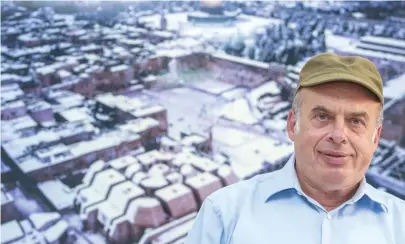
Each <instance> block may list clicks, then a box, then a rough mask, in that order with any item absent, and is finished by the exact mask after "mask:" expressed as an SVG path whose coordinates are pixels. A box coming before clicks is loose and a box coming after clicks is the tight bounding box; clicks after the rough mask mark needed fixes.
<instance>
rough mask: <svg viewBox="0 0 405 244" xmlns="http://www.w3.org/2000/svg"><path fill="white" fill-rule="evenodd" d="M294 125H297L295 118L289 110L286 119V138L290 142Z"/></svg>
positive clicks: (292, 138)
mask: <svg viewBox="0 0 405 244" xmlns="http://www.w3.org/2000/svg"><path fill="white" fill-rule="evenodd" d="M296 123H297V118H296V117H295V114H294V112H293V110H292V109H291V110H290V112H288V118H287V133H288V137H289V138H290V140H291V141H294V136H295V125H296Z"/></svg>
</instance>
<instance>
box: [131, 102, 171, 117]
mask: <svg viewBox="0 0 405 244" xmlns="http://www.w3.org/2000/svg"><path fill="white" fill-rule="evenodd" d="M165 110H166V109H165V108H164V107H163V106H160V105H151V106H148V107H144V108H140V109H137V110H135V111H132V112H131V114H132V115H134V116H135V117H145V116H148V115H151V114H155V113H158V112H162V111H165Z"/></svg>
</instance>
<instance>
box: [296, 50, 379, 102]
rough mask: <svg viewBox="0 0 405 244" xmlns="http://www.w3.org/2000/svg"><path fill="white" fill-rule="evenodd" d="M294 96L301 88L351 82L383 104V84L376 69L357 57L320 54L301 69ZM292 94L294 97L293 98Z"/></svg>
mask: <svg viewBox="0 0 405 244" xmlns="http://www.w3.org/2000/svg"><path fill="white" fill-rule="evenodd" d="M299 77H300V80H299V84H298V87H297V89H296V90H295V94H297V92H298V90H299V89H300V88H301V87H310V86H315V85H320V84H324V83H328V82H332V81H347V82H353V83H356V84H359V85H362V86H363V87H365V88H367V89H368V90H369V91H371V92H372V93H374V94H375V95H376V96H377V97H378V99H379V100H380V102H381V103H382V104H383V103H384V96H383V82H382V79H381V76H380V73H379V72H378V70H377V67H376V66H375V65H374V64H373V63H372V62H371V61H370V60H368V59H366V58H363V57H359V56H339V55H336V54H333V53H322V54H319V55H317V56H315V57H312V58H310V59H309V60H308V61H307V63H306V64H305V65H304V67H302V69H301V72H300V76H299ZM295 94H294V96H295Z"/></svg>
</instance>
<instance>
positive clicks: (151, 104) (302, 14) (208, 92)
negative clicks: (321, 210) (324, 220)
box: [1, 0, 405, 244]
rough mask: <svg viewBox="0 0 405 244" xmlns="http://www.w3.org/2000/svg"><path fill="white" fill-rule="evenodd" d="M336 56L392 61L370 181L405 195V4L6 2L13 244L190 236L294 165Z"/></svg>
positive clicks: (7, 215) (152, 243)
mask: <svg viewBox="0 0 405 244" xmlns="http://www.w3.org/2000/svg"><path fill="white" fill-rule="evenodd" d="M324 52H330V53H336V54H339V55H345V56H362V57H365V58H367V59H369V60H371V61H372V62H373V63H374V64H375V65H376V67H377V68H378V71H379V72H380V74H381V77H382V80H383V85H384V108H383V111H384V120H383V129H382V134H381V139H380V141H379V145H378V148H377V150H376V152H375V154H374V157H373V159H372V161H371V164H370V167H369V169H368V171H367V173H366V179H367V181H368V182H369V183H370V184H371V185H373V186H374V187H375V188H377V189H379V190H381V191H385V192H388V193H391V194H393V195H395V196H397V197H399V198H401V199H404V200H405V2H404V1H388V2H382V1H380V2H377V1H333V0H329V1H2V2H1V243H4V244H17V243H21V244H22V243H27V244H28V243H39V244H42V243H60V244H71V243H72V244H73V243H80V244H81V243H83V244H88V243H95V244H105V243H117V244H124V243H142V244H171V243H176V244H180V243H184V241H185V238H186V236H187V233H188V231H189V230H190V229H191V227H192V225H193V221H194V219H195V217H196V214H197V212H198V210H199V209H200V207H201V204H202V202H203V201H204V199H205V198H206V197H207V196H209V195H210V194H211V193H213V192H215V191H217V190H219V189H220V188H223V187H226V186H228V185H231V184H234V183H236V182H239V181H244V180H248V179H250V178H252V177H255V176H256V175H259V174H264V173H268V172H272V171H276V170H279V169H281V168H282V167H283V166H284V165H285V164H286V162H287V161H288V159H289V158H290V156H291V155H292V154H293V152H294V144H293V142H292V141H291V140H290V139H289V137H288V135H287V128H286V124H287V116H288V113H289V111H290V110H291V105H292V101H293V98H294V91H295V89H296V87H297V84H298V82H299V79H300V71H301V69H302V67H303V66H304V64H305V62H306V61H307V60H308V59H309V58H311V57H313V56H315V55H317V54H320V53H324Z"/></svg>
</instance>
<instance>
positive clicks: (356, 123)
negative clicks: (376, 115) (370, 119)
mask: <svg viewBox="0 0 405 244" xmlns="http://www.w3.org/2000/svg"><path fill="white" fill-rule="evenodd" d="M352 123H353V124H354V125H361V124H363V123H362V121H361V120H360V119H352Z"/></svg>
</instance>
